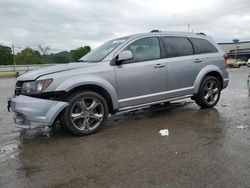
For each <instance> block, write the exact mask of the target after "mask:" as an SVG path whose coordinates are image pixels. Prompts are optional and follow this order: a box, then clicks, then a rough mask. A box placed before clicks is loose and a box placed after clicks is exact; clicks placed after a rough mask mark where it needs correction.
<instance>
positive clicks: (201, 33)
mask: <svg viewBox="0 0 250 188" xmlns="http://www.w3.org/2000/svg"><path fill="white" fill-rule="evenodd" d="M196 34H197V35H204V36H206V34H205V33H203V32H200V33H196Z"/></svg>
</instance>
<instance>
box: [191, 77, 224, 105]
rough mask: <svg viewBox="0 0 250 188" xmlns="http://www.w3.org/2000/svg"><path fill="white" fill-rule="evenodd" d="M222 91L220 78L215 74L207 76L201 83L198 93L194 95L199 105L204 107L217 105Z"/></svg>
mask: <svg viewBox="0 0 250 188" xmlns="http://www.w3.org/2000/svg"><path fill="white" fill-rule="evenodd" d="M220 93H221V86H220V83H219V81H218V79H217V78H216V77H214V76H207V77H206V78H205V79H204V80H203V81H202V83H201V85H200V89H199V92H198V94H197V95H196V96H195V97H194V100H195V102H196V104H197V105H199V106H200V107H202V108H211V107H213V106H215V105H216V104H217V103H218V101H219V99H220Z"/></svg>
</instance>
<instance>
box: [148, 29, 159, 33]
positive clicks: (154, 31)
mask: <svg viewBox="0 0 250 188" xmlns="http://www.w3.org/2000/svg"><path fill="white" fill-rule="evenodd" d="M157 32H161V31H160V30H158V29H154V30H152V31H150V33H157Z"/></svg>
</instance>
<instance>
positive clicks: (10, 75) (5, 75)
mask: <svg viewBox="0 0 250 188" xmlns="http://www.w3.org/2000/svg"><path fill="white" fill-rule="evenodd" d="M16 75H17V73H16V72H0V78H1V77H16Z"/></svg>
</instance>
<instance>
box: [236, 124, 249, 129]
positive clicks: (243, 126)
mask: <svg viewBox="0 0 250 188" xmlns="http://www.w3.org/2000/svg"><path fill="white" fill-rule="evenodd" d="M248 127H249V126H247V125H239V126H237V129H247V128H248Z"/></svg>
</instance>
